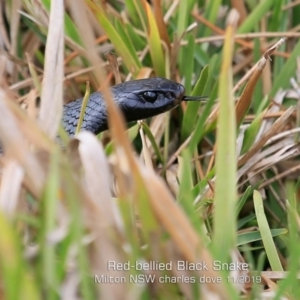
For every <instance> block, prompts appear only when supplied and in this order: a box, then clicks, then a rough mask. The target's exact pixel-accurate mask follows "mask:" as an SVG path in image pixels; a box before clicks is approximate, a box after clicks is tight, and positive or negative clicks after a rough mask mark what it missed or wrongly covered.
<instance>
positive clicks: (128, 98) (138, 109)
mask: <svg viewBox="0 0 300 300" xmlns="http://www.w3.org/2000/svg"><path fill="white" fill-rule="evenodd" d="M112 92H113V95H114V98H115V100H116V102H117V104H118V106H119V108H120V109H121V110H122V111H123V113H124V116H125V118H126V120H127V121H136V120H141V119H146V118H149V117H153V116H156V115H158V114H161V113H163V112H166V111H169V110H171V109H173V108H175V107H176V106H178V105H179V104H180V102H181V101H195V100H196V99H198V100H199V97H189V96H185V88H184V86H183V85H182V84H179V83H176V82H174V81H171V80H168V79H165V78H160V77H155V78H147V79H140V80H133V81H127V82H125V83H122V84H119V85H116V86H114V87H113V88H112Z"/></svg>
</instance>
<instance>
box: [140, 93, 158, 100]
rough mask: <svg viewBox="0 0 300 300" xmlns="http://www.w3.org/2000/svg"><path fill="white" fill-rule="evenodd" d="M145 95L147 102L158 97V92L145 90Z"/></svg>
mask: <svg viewBox="0 0 300 300" xmlns="http://www.w3.org/2000/svg"><path fill="white" fill-rule="evenodd" d="M143 97H144V99H145V100H146V101H147V102H154V101H155V100H156V99H157V95H156V93H153V92H144V93H143Z"/></svg>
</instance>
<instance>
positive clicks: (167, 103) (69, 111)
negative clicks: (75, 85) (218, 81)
mask: <svg viewBox="0 0 300 300" xmlns="http://www.w3.org/2000/svg"><path fill="white" fill-rule="evenodd" d="M111 93H112V95H113V97H114V99H115V102H116V104H117V106H119V108H120V109H121V111H122V113H123V115H124V117H125V119H126V121H127V122H131V121H137V120H141V119H146V118H149V117H153V116H156V115H158V114H161V113H163V112H166V111H168V110H171V109H172V108H174V107H176V106H178V105H179V103H180V102H181V101H189V100H195V99H199V97H197V98H196V97H195V98H193V97H187V96H185V88H184V86H183V85H181V84H179V83H176V82H174V81H170V80H168V79H165V78H160V77H156V78H148V79H140V80H133V81H127V82H124V83H121V84H117V85H115V86H113V87H111ZM81 106H82V98H80V99H77V100H75V101H73V102H70V103H68V104H66V105H65V106H64V111H63V118H62V123H63V127H64V128H65V130H66V131H67V133H68V134H70V135H74V134H75V131H76V127H77V123H78V120H79V116H80V111H81ZM107 118H108V114H107V109H106V103H105V100H104V98H103V95H102V94H101V93H100V92H95V93H92V94H91V95H90V97H89V100H88V103H87V107H86V110H85V115H84V119H83V122H82V126H81V130H87V131H91V132H93V133H94V134H98V133H99V132H101V131H104V130H106V129H107V128H108V122H107Z"/></svg>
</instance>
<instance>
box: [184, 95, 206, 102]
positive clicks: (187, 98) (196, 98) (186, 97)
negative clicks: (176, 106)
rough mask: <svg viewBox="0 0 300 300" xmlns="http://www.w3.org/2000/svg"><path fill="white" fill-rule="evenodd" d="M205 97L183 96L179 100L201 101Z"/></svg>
mask: <svg viewBox="0 0 300 300" xmlns="http://www.w3.org/2000/svg"><path fill="white" fill-rule="evenodd" d="M207 98H208V97H207V96H183V97H182V99H181V101H201V100H204V99H207Z"/></svg>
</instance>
